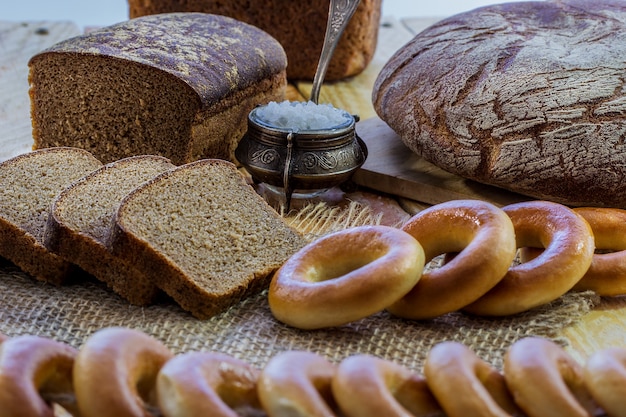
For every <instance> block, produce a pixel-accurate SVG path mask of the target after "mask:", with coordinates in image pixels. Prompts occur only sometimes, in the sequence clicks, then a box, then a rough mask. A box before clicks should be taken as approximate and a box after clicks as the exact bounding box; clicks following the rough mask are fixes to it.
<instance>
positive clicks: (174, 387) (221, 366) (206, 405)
mask: <svg viewBox="0 0 626 417" xmlns="http://www.w3.org/2000/svg"><path fill="white" fill-rule="evenodd" d="M258 375H259V371H258V370H256V369H255V368H253V367H252V366H250V365H249V364H248V363H246V362H243V361H241V360H239V359H235V358H233V357H231V356H229V355H225V354H220V353H212V352H188V353H183V354H180V355H178V356H175V357H174V358H173V359H171V360H169V361H168V362H167V363H165V365H163V367H162V368H161V370H160V371H159V374H158V376H157V398H158V403H159V407H160V409H161V412H162V413H163V415H164V416H165V417H178V416H213V417H237V416H239V415H241V414H240V413H238V412H237V411H238V410H254V409H257V410H258V409H259V408H260V404H259V401H258V396H257V379H258Z"/></svg>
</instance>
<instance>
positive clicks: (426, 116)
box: [373, 0, 626, 207]
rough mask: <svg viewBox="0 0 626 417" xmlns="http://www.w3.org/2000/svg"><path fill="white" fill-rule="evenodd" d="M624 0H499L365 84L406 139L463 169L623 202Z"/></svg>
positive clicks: (533, 192) (416, 45)
mask: <svg viewBox="0 0 626 417" xmlns="http://www.w3.org/2000/svg"><path fill="white" fill-rule="evenodd" d="M624 56H626V2H624V1H618V0H569V1H567V0H556V1H536V2H518V3H505V4H500V5H494V6H488V7H483V8H479V9H475V10H473V11H470V12H467V13H463V14H459V15H456V16H452V17H450V18H447V19H445V20H442V21H440V22H439V23H437V24H435V25H433V26H431V27H429V28H428V29H426V30H424V31H423V32H421V33H420V34H418V35H417V36H416V37H415V38H414V39H413V40H412V41H410V42H409V43H408V44H406V45H405V46H403V47H402V48H401V49H400V50H399V51H398V52H397V53H396V54H395V55H394V56H393V57H392V58H391V59H390V61H389V62H388V63H387V64H386V65H385V67H384V68H383V70H382V71H381V73H380V74H379V77H378V79H377V80H376V83H375V85H374V91H373V102H374V106H375V109H376V111H377V113H378V115H379V116H380V117H381V119H383V120H384V121H385V122H387V124H389V126H390V127H391V128H392V129H393V130H395V131H396V132H397V133H398V134H399V135H400V136H401V138H402V140H403V141H404V142H405V144H406V145H407V146H408V147H409V148H410V149H411V150H413V151H414V152H416V153H417V154H419V155H421V156H423V157H424V158H425V159H426V160H428V161H431V162H432V163H434V164H435V165H437V166H439V167H441V168H443V169H445V170H447V171H449V172H452V173H455V174H458V175H460V176H462V177H465V178H469V179H473V180H476V181H479V182H483V183H487V184H492V185H496V186H499V187H502V188H505V189H508V190H512V191H516V192H519V193H522V194H525V195H528V196H531V197H535V198H541V199H549V200H553V201H557V202H560V203H564V204H569V205H574V206H576V205H593V206H614V207H626V178H625V177H626V145H625V143H624V142H625V138H626V119H625V117H624V116H625V114H626V86H625V85H624V81H625V77H626V72H625V69H626V60H625V59H624Z"/></svg>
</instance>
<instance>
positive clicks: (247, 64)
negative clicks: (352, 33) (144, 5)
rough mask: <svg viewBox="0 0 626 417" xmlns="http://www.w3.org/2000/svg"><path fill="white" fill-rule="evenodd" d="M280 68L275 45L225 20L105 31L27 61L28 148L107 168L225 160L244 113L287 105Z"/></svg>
mask: <svg viewBox="0 0 626 417" xmlns="http://www.w3.org/2000/svg"><path fill="white" fill-rule="evenodd" d="M286 66H287V60H286V56H285V53H284V50H283V48H282V46H281V45H280V44H279V43H278V42H277V41H276V40H275V39H274V38H272V37H271V36H269V35H268V34H267V33H265V32H263V31H261V30H260V29H258V28H256V27H253V26H251V25H248V24H245V23H243V22H238V21H236V20H234V19H231V18H228V17H225V16H217V15H209V14H203V13H171V14H159V15H153V16H146V17H142V18H137V19H132V20H129V21H125V22H121V23H119V24H116V25H112V26H109V27H106V28H102V29H99V30H96V31H93V32H90V33H87V34H85V35H81V36H78V37H74V38H71V39H68V40H66V41H63V42H60V43H58V44H56V45H54V46H52V47H51V48H49V49H47V50H45V51H42V52H41V53H39V54H37V55H35V56H34V57H32V58H31V60H30V62H29V67H30V73H29V82H30V97H31V115H32V119H33V137H34V140H35V144H34V147H35V148H45V147H55V146H75V147H80V148H83V149H86V150H89V151H90V152H92V153H93V154H94V155H95V156H96V157H98V158H99V159H100V160H102V161H103V162H105V163H107V162H112V161H115V160H118V159H121V158H124V157H128V156H133V155H139V154H154V155H162V156H164V157H167V158H169V159H171V160H172V161H173V162H174V163H176V164H182V163H186V162H190V161H192V160H196V159H201V158H206V157H215V158H224V159H229V158H231V159H232V155H231V154H230V151H231V148H232V149H234V147H235V145H233V144H232V143H234V142H237V141H238V140H239V139H240V137H241V135H242V134H243V132H245V123H246V121H247V120H246V116H247V113H248V112H249V111H250V110H251V109H252V108H254V106H256V105H258V104H263V103H265V102H268V101H271V100H277V99H281V98H282V97H284V94H285V87H286V72H285V68H286ZM232 109H236V111H232ZM229 110H230V112H229ZM224 117H227V119H226V120H223V118H224ZM211 129H213V131H214V132H213V133H209V131H211ZM222 142H226V144H223V143H222ZM198 149H199V150H198ZM198 152H203V153H202V154H198Z"/></svg>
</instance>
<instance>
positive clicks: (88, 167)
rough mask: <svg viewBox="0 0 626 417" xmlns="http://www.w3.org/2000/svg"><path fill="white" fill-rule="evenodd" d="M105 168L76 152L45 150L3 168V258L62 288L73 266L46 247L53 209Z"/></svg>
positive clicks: (0, 190)
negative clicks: (59, 198) (65, 193)
mask: <svg viewBox="0 0 626 417" xmlns="http://www.w3.org/2000/svg"><path fill="white" fill-rule="evenodd" d="M101 166H102V163H101V162H100V161H98V160H97V159H96V158H94V157H93V155H91V154H90V153H88V152H86V151H84V150H82V149H76V148H57V149H43V150H40V151H36V152H30V153H27V154H23V155H19V156H16V157H14V158H12V159H9V160H6V161H4V162H3V163H1V164H0V256H2V257H3V258H5V259H8V260H10V261H11V262H13V263H14V264H15V265H17V266H19V267H20V268H21V269H22V270H24V271H25V272H27V273H29V274H31V275H32V276H33V277H35V278H36V279H38V280H41V281H45V282H50V283H53V284H61V283H63V282H64V281H65V280H66V279H67V278H68V276H69V274H70V271H71V270H72V268H71V265H70V264H69V263H68V262H66V261H65V260H64V259H62V258H60V257H59V256H57V255H55V254H53V253H51V252H49V251H48V250H47V249H46V248H45V247H44V245H43V237H44V230H45V225H46V221H47V218H48V214H49V209H50V205H51V204H52V202H53V201H54V199H55V198H56V196H57V195H58V194H59V193H60V192H61V191H63V190H64V189H65V188H66V187H68V186H69V185H70V184H72V183H73V182H74V181H76V180H78V179H79V178H81V177H83V176H84V175H87V174H88V173H90V172H93V171H94V170H96V169H98V168H100V167H101Z"/></svg>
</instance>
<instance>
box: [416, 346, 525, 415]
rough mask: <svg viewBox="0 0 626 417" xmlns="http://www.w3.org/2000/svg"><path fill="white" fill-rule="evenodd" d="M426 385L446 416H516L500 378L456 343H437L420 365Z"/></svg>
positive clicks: (505, 387)
mask: <svg viewBox="0 0 626 417" xmlns="http://www.w3.org/2000/svg"><path fill="white" fill-rule="evenodd" d="M424 375H425V376H426V382H427V383H428V387H429V388H430V390H431V392H432V393H433V395H434V396H435V398H436V399H437V400H438V401H439V404H440V405H441V407H442V408H443V409H444V411H445V412H446V415H447V416H449V417H470V416H471V417H504V416H509V415H520V413H519V408H518V407H517V405H516V404H515V402H514V401H513V398H512V397H511V394H510V393H509V390H508V388H507V386H506V382H505V378H504V376H503V375H502V374H501V373H500V372H498V371H497V370H496V369H495V368H493V367H492V366H491V365H490V364H489V363H487V362H485V361H484V360H482V359H481V358H479V357H478V356H477V355H476V353H474V352H473V351H472V350H471V349H469V348H468V347H467V346H465V345H463V344H461V343H458V342H441V343H438V344H437V345H435V346H434V347H433V348H432V349H431V350H430V351H429V353H428V356H427V357H426V362H425V363H424Z"/></svg>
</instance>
